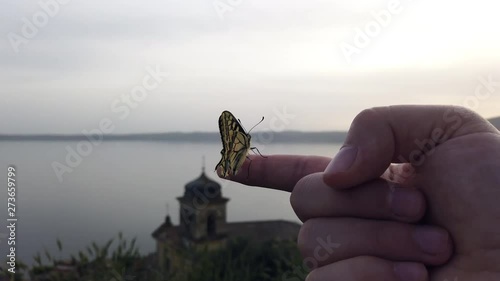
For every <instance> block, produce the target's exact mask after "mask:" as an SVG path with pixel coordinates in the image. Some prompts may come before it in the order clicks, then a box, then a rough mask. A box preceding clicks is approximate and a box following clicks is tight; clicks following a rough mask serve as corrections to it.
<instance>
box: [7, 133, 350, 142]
mask: <svg viewBox="0 0 500 281" xmlns="http://www.w3.org/2000/svg"><path fill="white" fill-rule="evenodd" d="M346 136H347V132H338V131H331V132H299V131H284V132H270V131H263V132H254V133H252V140H254V141H258V142H261V143H266V142H272V143H332V142H333V143H335V142H343V141H344V139H345V137H346ZM92 138H96V140H97V139H98V138H99V137H98V136H86V135H56V134H37V135H17V134H16V135H14V134H12V135H0V141H84V140H86V141H88V140H91V139H92ZM102 140H103V141H158V142H196V143H212V142H213V143H219V142H220V141H221V139H220V134H219V133H218V132H192V133H178V132H172V133H148V134H121V135H104V136H103V138H102Z"/></svg>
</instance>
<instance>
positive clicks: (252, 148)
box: [250, 146, 267, 158]
mask: <svg viewBox="0 0 500 281" xmlns="http://www.w3.org/2000/svg"><path fill="white" fill-rule="evenodd" d="M254 149H255V150H257V152H258V153H259V155H260V156H261V157H262V158H267V157H266V156H264V155H262V153H260V151H259V149H258V148H257V147H255V146H254V147H250V150H252V151H253V153H255V151H254Z"/></svg>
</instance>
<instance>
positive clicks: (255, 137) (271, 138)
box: [0, 117, 500, 144]
mask: <svg viewBox="0 0 500 281" xmlns="http://www.w3.org/2000/svg"><path fill="white" fill-rule="evenodd" d="M488 121H490V122H491V123H492V124H493V125H494V126H495V127H496V128H497V129H499V130H500V117H496V118H491V119H488ZM346 136H347V132H341V131H336V132H299V131H284V132H270V131H267V132H254V133H252V141H253V143H255V144H257V143H264V144H266V143H271V142H272V143H342V142H344V139H345V138H346ZM81 140H88V138H87V137H86V136H84V135H50V134H46V135H0V141H81ZM104 140H105V141H164V142H195V143H212V142H214V143H215V142H217V143H218V142H220V135H219V133H218V132H192V133H180V132H171V133H148V134H123V135H106V136H105V137H104Z"/></svg>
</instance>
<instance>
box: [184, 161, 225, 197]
mask: <svg viewBox="0 0 500 281" xmlns="http://www.w3.org/2000/svg"><path fill="white" fill-rule="evenodd" d="M193 198H200V199H202V200H208V201H211V202H215V201H220V200H221V199H223V198H222V192H221V185H220V184H219V183H218V182H216V181H214V180H212V179H210V178H209V177H208V176H207V175H206V174H205V171H204V169H203V170H202V172H201V175H200V176H199V177H198V178H196V179H194V180H192V181H190V182H188V183H187V184H186V185H185V188H184V196H183V197H181V198H179V199H193Z"/></svg>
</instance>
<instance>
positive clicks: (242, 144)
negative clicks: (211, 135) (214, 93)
mask: <svg viewBox="0 0 500 281" xmlns="http://www.w3.org/2000/svg"><path fill="white" fill-rule="evenodd" d="M219 131H220V135H221V141H222V150H221V160H220V161H219V163H218V164H217V166H215V169H216V170H217V169H218V168H219V167H220V168H221V172H222V176H223V177H228V176H230V175H236V174H237V173H238V170H239V169H240V168H241V166H242V165H243V163H244V162H245V159H246V156H247V153H248V150H249V149H250V135H249V134H247V133H246V132H245V130H244V129H243V127H242V126H241V124H240V123H239V122H238V119H236V118H235V117H234V115H233V114H232V113H231V112H229V111H224V112H222V114H221V116H220V117H219Z"/></svg>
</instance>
